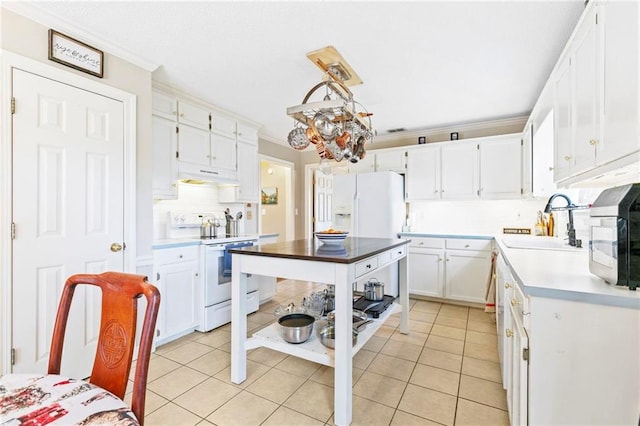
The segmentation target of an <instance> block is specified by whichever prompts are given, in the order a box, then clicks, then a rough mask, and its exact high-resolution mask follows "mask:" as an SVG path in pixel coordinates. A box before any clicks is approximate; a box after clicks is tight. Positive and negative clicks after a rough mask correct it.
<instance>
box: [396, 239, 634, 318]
mask: <svg viewBox="0 0 640 426" xmlns="http://www.w3.org/2000/svg"><path fill="white" fill-rule="evenodd" d="M398 235H400V236H402V237H405V238H410V237H430V238H476V239H492V238H493V239H495V241H496V245H497V247H498V249H499V250H500V252H501V253H502V255H503V256H504V259H505V261H506V263H507V264H508V265H509V266H510V267H511V270H512V273H513V275H514V278H515V279H516V281H517V283H518V285H519V286H520V288H521V289H522V291H523V292H524V294H526V295H527V296H531V297H547V298H551V299H564V300H572V301H576V302H586V303H594V304H598V305H610V306H620V307H626V308H632V309H640V291H638V290H636V291H633V290H629V288H628V287H625V286H617V285H610V284H607V283H606V282H605V281H604V280H603V279H602V278H600V277H597V276H595V275H593V274H592V273H591V272H590V271H589V249H588V248H587V247H588V242H583V244H584V247H582V248H579V249H577V248H576V249H573V248H567V249H562V250H549V249H525V248H509V247H507V245H505V244H504V242H503V238H505V239H509V238H511V239H513V238H514V236H513V235H498V236H495V237H491V236H486V235H482V236H479V235H454V234H433V233H422V232H403V233H400V234H398ZM517 238H532V239H536V238H541V237H525V236H518V237H517Z"/></svg>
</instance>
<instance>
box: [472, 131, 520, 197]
mask: <svg viewBox="0 0 640 426" xmlns="http://www.w3.org/2000/svg"><path fill="white" fill-rule="evenodd" d="M479 146H480V189H479V195H480V197H482V198H489V199H491V198H493V199H508V198H519V197H520V196H521V195H522V142H521V139H520V138H499V139H495V140H487V141H484V142H482V143H481V144H479Z"/></svg>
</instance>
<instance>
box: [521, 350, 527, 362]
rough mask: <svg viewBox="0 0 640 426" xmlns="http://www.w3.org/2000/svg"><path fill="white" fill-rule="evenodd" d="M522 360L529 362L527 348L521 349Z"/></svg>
mask: <svg viewBox="0 0 640 426" xmlns="http://www.w3.org/2000/svg"><path fill="white" fill-rule="evenodd" d="M522 359H523V360H525V361H529V348H524V349H522Z"/></svg>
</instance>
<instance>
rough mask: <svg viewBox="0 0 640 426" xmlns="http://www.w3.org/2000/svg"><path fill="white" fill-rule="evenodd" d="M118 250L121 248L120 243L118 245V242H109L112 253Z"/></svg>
mask: <svg viewBox="0 0 640 426" xmlns="http://www.w3.org/2000/svg"><path fill="white" fill-rule="evenodd" d="M120 250H122V245H120V244H118V243H113V244H111V251H112V252H114V253H115V252H118V251H120Z"/></svg>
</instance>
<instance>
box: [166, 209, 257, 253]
mask: <svg viewBox="0 0 640 426" xmlns="http://www.w3.org/2000/svg"><path fill="white" fill-rule="evenodd" d="M168 215H169V218H168V221H167V238H168V239H178V238H179V239H183V238H194V239H199V240H200V241H201V242H202V244H205V245H212V244H225V243H230V242H239V241H256V242H257V241H258V236H257V235H244V234H242V235H238V236H234V237H231V236H227V235H225V219H224V213H223V212H188V211H174V212H169V213H168ZM205 220H211V221H212V222H214V223H216V224H218V225H219V226H218V227H217V237H215V238H214V237H212V238H201V237H200V226H201V225H202V222H203V221H205Z"/></svg>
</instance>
